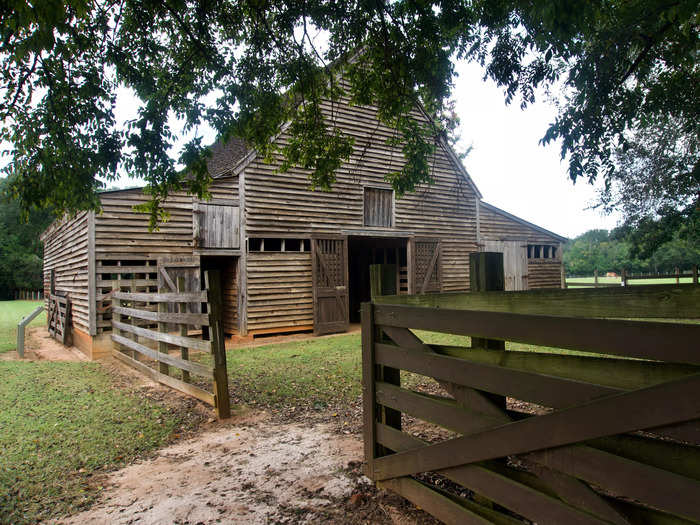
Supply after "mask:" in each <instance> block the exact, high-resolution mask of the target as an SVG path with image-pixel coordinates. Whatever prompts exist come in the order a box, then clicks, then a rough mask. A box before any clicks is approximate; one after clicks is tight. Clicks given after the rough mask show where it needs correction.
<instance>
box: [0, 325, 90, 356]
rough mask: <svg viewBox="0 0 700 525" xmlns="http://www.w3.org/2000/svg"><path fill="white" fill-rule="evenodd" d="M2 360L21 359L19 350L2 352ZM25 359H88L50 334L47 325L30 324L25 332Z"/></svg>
mask: <svg viewBox="0 0 700 525" xmlns="http://www.w3.org/2000/svg"><path fill="white" fill-rule="evenodd" d="M0 360H3V361H16V360H19V355H18V354H17V350H13V351H11V352H5V353H2V354H0ZM24 360H25V361H88V358H87V357H86V356H85V354H83V353H82V352H81V351H80V350H78V349H77V348H75V347H67V346H63V345H62V344H61V343H59V342H58V341H56V340H55V339H54V338H53V337H51V336H50V335H49V332H48V331H47V330H46V327H45V326H30V327H29V328H27V329H26V331H25V333H24Z"/></svg>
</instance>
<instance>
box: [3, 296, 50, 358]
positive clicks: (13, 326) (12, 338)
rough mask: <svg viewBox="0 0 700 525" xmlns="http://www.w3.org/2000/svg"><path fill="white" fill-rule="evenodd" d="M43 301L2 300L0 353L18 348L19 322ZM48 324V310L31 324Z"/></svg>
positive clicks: (30, 324)
mask: <svg viewBox="0 0 700 525" xmlns="http://www.w3.org/2000/svg"><path fill="white" fill-rule="evenodd" d="M42 304H44V303H43V301H0V353H3V352H9V351H10V350H15V349H16V348H17V323H19V322H20V320H21V319H22V318H23V317H24V316H25V315H27V314H29V313H31V312H32V310H34V309H35V308H36V307H37V306H41V305H42ZM41 324H46V312H42V313H41V314H39V315H38V316H37V318H36V319H34V320H33V321H32V322H31V323H29V326H37V325H41Z"/></svg>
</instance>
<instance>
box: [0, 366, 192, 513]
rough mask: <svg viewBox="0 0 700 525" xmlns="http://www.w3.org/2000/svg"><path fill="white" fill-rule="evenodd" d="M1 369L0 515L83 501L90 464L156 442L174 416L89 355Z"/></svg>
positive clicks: (118, 458) (65, 509) (100, 466)
mask: <svg viewBox="0 0 700 525" xmlns="http://www.w3.org/2000/svg"><path fill="white" fill-rule="evenodd" d="M0 377H2V381H0V523H35V522H37V521H40V520H45V519H48V518H51V517H53V518H55V517H59V516H62V515H64V514H67V513H69V512H73V511H76V510H78V509H80V508H82V507H84V506H86V505H88V504H89V503H90V502H92V501H93V500H94V499H95V498H96V497H97V496H98V495H99V490H97V489H96V487H95V486H94V482H93V483H91V480H92V479H94V478H92V476H93V475H94V474H95V473H96V472H99V471H101V470H105V469H110V468H114V467H117V466H120V465H123V464H126V463H128V462H129V461H132V460H133V459H134V458H135V457H136V456H138V455H140V454H143V453H144V452H145V451H148V450H152V449H155V448H157V447H159V446H161V445H162V444H163V443H164V442H165V441H166V440H167V438H168V437H169V436H170V435H171V434H172V432H173V430H174V429H175V428H176V426H177V425H178V424H179V423H180V421H179V419H178V417H176V416H173V415H172V414H170V413H169V412H168V411H167V410H166V409H165V408H163V407H160V406H158V405H156V404H154V403H152V402H150V401H148V400H145V399H138V398H136V397H134V396H132V395H130V394H128V393H125V392H123V391H118V390H117V389H115V388H114V387H113V385H112V384H111V380H110V377H109V376H108V375H107V374H106V373H105V372H104V371H102V369H101V367H100V365H98V364H95V363H57V362H19V361H5V362H0Z"/></svg>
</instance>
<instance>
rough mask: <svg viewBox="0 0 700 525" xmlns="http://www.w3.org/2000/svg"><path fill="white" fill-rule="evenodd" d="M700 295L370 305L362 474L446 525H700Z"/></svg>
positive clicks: (586, 294) (555, 295)
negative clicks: (440, 341)
mask: <svg viewBox="0 0 700 525" xmlns="http://www.w3.org/2000/svg"><path fill="white" fill-rule="evenodd" d="M697 288H698V287H697V286H693V285H686V286H682V285H681V286H635V287H633V288H617V289H610V288H608V289H600V290H572V291H566V290H537V291H533V292H484V293H473V294H440V295H439V296H438V297H431V296H424V297H411V296H409V297H401V296H397V297H380V298H378V299H377V300H376V301H375V303H373V304H369V303H368V304H365V305H363V312H362V313H363V316H362V323H363V326H362V352H363V353H362V362H363V403H364V406H363V408H364V444H365V459H366V473H367V475H368V476H369V477H370V478H371V479H373V480H375V481H376V482H377V483H378V485H380V486H382V487H385V488H389V489H391V490H394V491H396V492H398V493H399V494H401V495H403V496H404V497H406V498H408V499H409V500H411V501H413V502H414V503H415V504H416V505H418V506H420V507H422V508H423V509H425V510H426V511H428V512H430V513H431V514H433V515H434V516H436V517H437V518H439V519H441V520H442V521H444V522H446V523H522V522H523V520H525V521H531V522H536V523H538V524H545V523H551V524H561V523H566V524H578V523H581V524H583V523H586V524H588V523H615V524H631V523H698V522H700V505H699V504H698V501H699V500H698V496H699V495H700V447H699V445H700V420H699V419H698V418H700V346H699V341H700V325H698V324H693V323H686V322H679V321H671V320H670V319H673V318H680V317H687V318H692V319H698V318H700V292H698V290H697ZM566 294H572V299H571V301H569V300H567V299H566ZM528 297H532V302H528V300H527V298H528ZM378 303H379V304H378ZM412 303H413V304H412ZM586 305H588V306H586ZM651 307H653V309H651ZM538 310H540V312H539V313H536V312H537V311H538ZM611 314H613V316H615V317H625V318H632V317H651V316H654V317H659V318H667V319H669V320H668V321H664V322H659V321H648V320H645V321H642V320H622V319H605V318H604V317H611ZM415 330H427V331H431V332H440V333H442V334H451V337H449V340H448V342H449V343H450V344H427V343H426V342H425V340H427V338H428V337H429V336H432V337H433V338H434V337H436V335H435V334H426V333H425V332H415ZM460 336H469V337H460ZM439 337H442V338H443V340H445V339H444V338H445V337H446V336H444V335H443V336H439ZM477 341H478V345H477V344H475V343H476V342H477ZM502 341H510V342H511V343H509V344H510V345H514V344H516V345H520V346H516V347H515V348H516V349H517V348H520V349H521V350H518V351H516V350H513V349H510V350H495V349H492V348H493V346H498V344H497V345H490V344H489V343H490V342H494V343H499V344H501V345H502ZM522 345H537V346H540V347H551V348H556V349H567V351H568V352H567V351H562V350H549V351H548V350H547V349H543V348H539V349H532V348H529V349H528V348H527V347H526V346H522ZM506 348H507V347H506ZM523 350H524V351H523ZM550 352H552V353H550ZM406 372H411V373H413V374H419V375H420V376H424V377H422V380H423V381H421V382H418V383H416V382H415V380H414V377H415V376H410V375H409V376H406ZM426 376H427V378H432V380H433V381H431V380H430V379H426ZM426 382H428V383H432V384H433V387H432V388H430V389H427V391H426V389H425V387H423V386H418V387H414V388H411V385H416V384H417V385H425V383H426Z"/></svg>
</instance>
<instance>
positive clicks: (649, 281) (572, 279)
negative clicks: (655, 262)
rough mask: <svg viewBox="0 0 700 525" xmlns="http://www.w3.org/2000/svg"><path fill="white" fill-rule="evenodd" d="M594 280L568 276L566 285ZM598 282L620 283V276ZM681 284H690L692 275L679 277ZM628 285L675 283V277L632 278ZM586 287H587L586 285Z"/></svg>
mask: <svg viewBox="0 0 700 525" xmlns="http://www.w3.org/2000/svg"><path fill="white" fill-rule="evenodd" d="M594 282H595V277H569V278H568V279H567V280H566V285H567V286H569V287H571V288H576V284H577V283H594ZM598 282H599V283H601V284H620V283H621V278H620V277H598ZM680 282H681V284H684V283H685V284H690V283H692V282H693V278H692V277H681V279H680ZM628 284H630V285H637V284H676V278H675V277H668V278H664V279H639V280H637V279H632V280H631V281H629V283H628ZM586 288H589V287H588V286H586Z"/></svg>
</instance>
